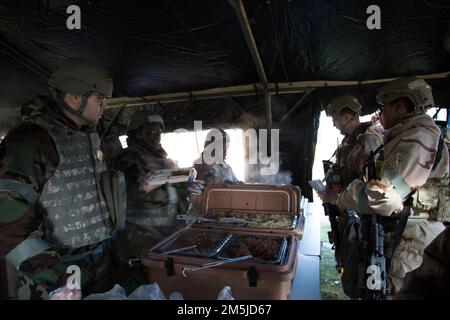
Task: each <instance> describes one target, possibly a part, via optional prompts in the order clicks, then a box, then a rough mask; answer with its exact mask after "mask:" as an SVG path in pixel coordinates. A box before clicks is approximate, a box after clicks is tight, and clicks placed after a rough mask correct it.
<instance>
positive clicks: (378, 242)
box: [362, 146, 389, 300]
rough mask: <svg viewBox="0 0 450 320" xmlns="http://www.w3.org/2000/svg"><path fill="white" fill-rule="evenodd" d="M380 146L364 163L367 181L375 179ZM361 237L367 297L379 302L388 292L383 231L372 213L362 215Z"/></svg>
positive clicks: (377, 217)
mask: <svg viewBox="0 0 450 320" xmlns="http://www.w3.org/2000/svg"><path fill="white" fill-rule="evenodd" d="M381 148H382V146H380V147H378V148H377V149H376V150H375V151H371V152H370V156H369V158H368V159H367V160H366V162H365V163H364V168H365V169H366V173H367V178H368V181H370V180H373V179H376V171H377V170H376V161H375V155H376V154H377V153H379V152H380V150H381ZM362 219H363V220H364V227H363V233H364V234H363V237H364V238H365V240H366V241H367V244H368V254H369V256H368V262H369V265H368V267H367V269H366V272H367V273H370V274H371V275H370V276H369V277H368V278H367V280H366V284H367V288H368V297H369V299H371V300H381V299H384V298H385V297H386V295H387V294H388V292H389V288H388V281H387V270H386V257H385V254H384V229H383V226H382V224H381V223H380V217H379V216H378V215H376V214H374V213H370V214H363V215H362Z"/></svg>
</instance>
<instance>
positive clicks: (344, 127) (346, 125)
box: [342, 114, 358, 135]
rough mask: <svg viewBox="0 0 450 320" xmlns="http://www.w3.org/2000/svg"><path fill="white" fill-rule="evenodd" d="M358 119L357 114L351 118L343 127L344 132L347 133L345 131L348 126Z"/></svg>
mask: <svg viewBox="0 0 450 320" xmlns="http://www.w3.org/2000/svg"><path fill="white" fill-rule="evenodd" d="M356 117H358V115H357V114H355V115H354V116H353V117H351V118H350V120H348V121H347V123H346V124H345V125H344V126H342V132H345V129H347V128H348V125H349V124H350V122H352V121H353V119H355V118H356ZM345 135H348V134H347V133H345Z"/></svg>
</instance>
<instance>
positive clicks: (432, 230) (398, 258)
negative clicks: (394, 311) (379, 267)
mask: <svg viewBox="0 0 450 320" xmlns="http://www.w3.org/2000/svg"><path fill="white" fill-rule="evenodd" d="M410 220H413V219H410ZM444 230H445V227H444V225H443V224H442V222H437V221H430V220H418V221H408V224H407V225H406V228H405V231H404V232H403V236H402V240H401V242H400V244H399V245H398V247H397V248H396V249H395V252H394V254H393V255H392V259H391V266H390V270H389V285H390V288H391V294H392V295H394V294H396V293H397V292H398V291H399V290H400V288H401V287H402V285H403V282H404V280H405V276H406V274H407V273H408V272H411V271H413V270H415V269H417V268H418V267H419V266H420V265H421V263H422V257H423V251H424V249H425V248H426V247H427V246H428V245H429V244H430V243H431V241H433V240H434V239H435V238H436V237H437V236H438V235H439V234H440V233H441V232H442V231H444ZM392 242H393V241H392V240H391V239H389V238H388V237H387V239H386V248H388V249H387V250H385V251H386V252H387V253H389V252H391V251H392V250H391V249H390V248H389V246H390V245H392Z"/></svg>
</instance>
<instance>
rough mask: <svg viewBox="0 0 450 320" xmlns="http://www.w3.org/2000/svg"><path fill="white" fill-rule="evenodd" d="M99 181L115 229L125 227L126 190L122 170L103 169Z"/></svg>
mask: <svg viewBox="0 0 450 320" xmlns="http://www.w3.org/2000/svg"><path fill="white" fill-rule="evenodd" d="M101 183H102V188H103V195H104V196H105V200H106V204H107V206H108V209H109V211H110V212H111V220H112V223H113V225H114V227H115V228H114V229H115V230H122V229H124V228H125V220H126V209H127V190H126V183H125V176H124V174H123V172H122V171H118V170H117V171H104V172H102V173H101Z"/></svg>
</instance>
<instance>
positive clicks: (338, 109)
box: [319, 95, 383, 204]
mask: <svg viewBox="0 0 450 320" xmlns="http://www.w3.org/2000/svg"><path fill="white" fill-rule="evenodd" d="M361 110H362V106H361V104H360V103H359V101H358V99H356V98H355V97H354V96H350V95H342V96H338V97H336V98H335V99H333V100H332V101H331V102H330V104H329V105H328V106H327V110H326V112H327V115H328V116H331V117H332V119H333V124H334V126H335V127H336V128H337V129H338V130H339V131H340V132H341V134H343V135H344V136H345V137H344V139H343V140H342V143H341V144H340V145H339V147H338V149H337V150H336V166H337V167H338V168H339V181H337V183H333V182H334V181H332V178H333V177H331V179H330V180H328V181H327V186H326V189H325V191H324V192H321V193H319V196H320V198H321V199H322V201H323V202H329V203H331V204H335V203H336V200H337V196H338V194H339V192H341V191H342V190H343V189H344V188H345V187H346V186H347V185H348V184H350V182H352V181H353V179H356V178H359V177H362V176H363V175H364V172H363V169H362V168H363V165H364V162H365V161H366V160H367V158H368V157H369V155H370V152H371V151H375V150H376V149H377V148H378V147H379V146H380V145H382V143H383V137H382V135H381V132H380V130H379V128H377V127H376V126H374V125H373V124H372V123H370V122H365V123H360V121H359V115H360V114H361Z"/></svg>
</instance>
